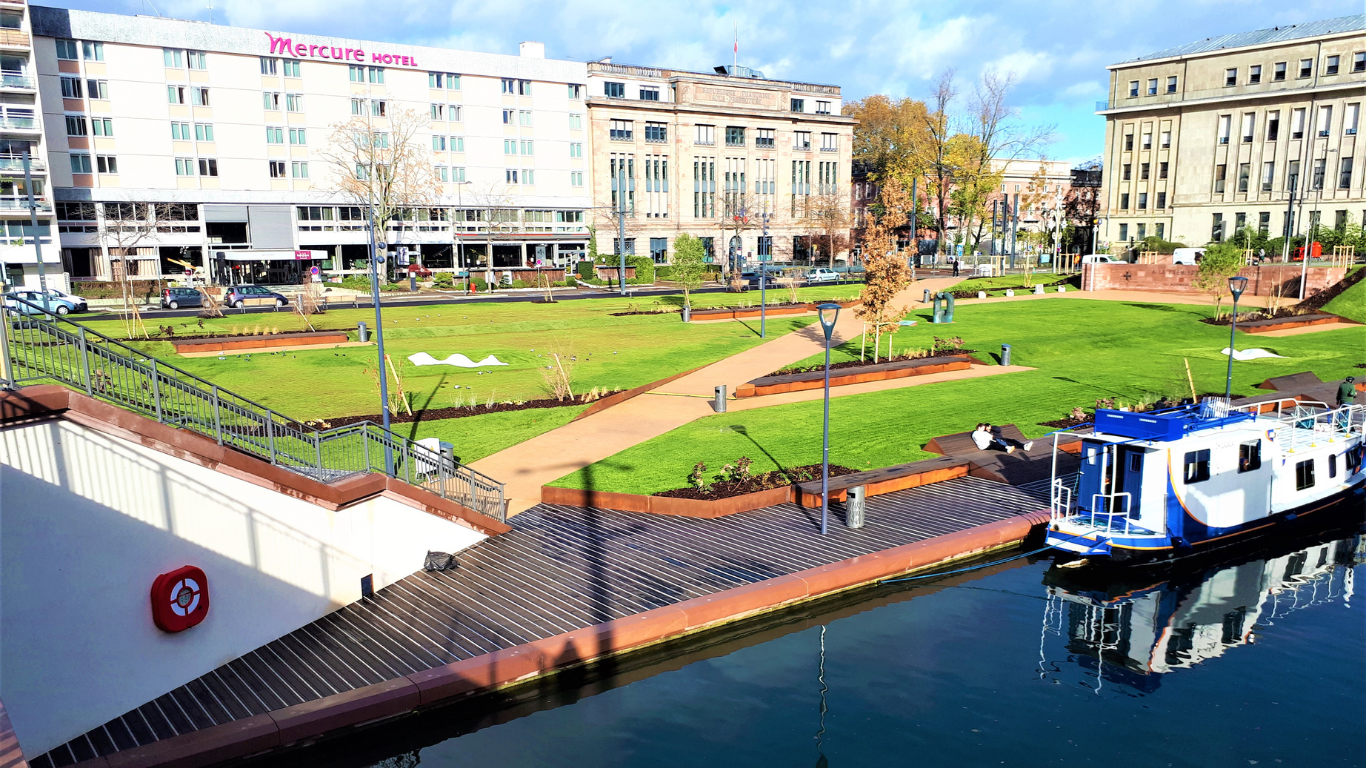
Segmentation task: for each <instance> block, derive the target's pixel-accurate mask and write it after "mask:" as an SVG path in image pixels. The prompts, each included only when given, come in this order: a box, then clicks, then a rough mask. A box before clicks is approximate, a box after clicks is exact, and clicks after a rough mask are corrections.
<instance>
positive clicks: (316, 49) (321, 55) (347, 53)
mask: <svg viewBox="0 0 1366 768" xmlns="http://www.w3.org/2000/svg"><path fill="white" fill-rule="evenodd" d="M265 34H266V37H267V38H269V39H270V52H271V53H273V54H274V53H278V54H285V55H289V56H293V57H294V58H296V59H331V60H333V61H357V62H367V63H370V64H389V65H395V66H400V67H416V66H418V63H417V59H415V58H413V57H412V56H403V55H400V54H397V53H378V52H376V51H371V52H370V58H368V59H367V58H366V57H365V51H363V50H361V49H360V48H340V47H338V46H335V45H310V44H305V43H295V42H294V40H293V39H291V38H288V37H285V36H283V35H281V36H280V37H276V36H275V35H272V34H271V33H269V32H267V33H265Z"/></svg>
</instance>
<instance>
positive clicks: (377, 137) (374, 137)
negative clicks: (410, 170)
mask: <svg viewBox="0 0 1366 768" xmlns="http://www.w3.org/2000/svg"><path fill="white" fill-rule="evenodd" d="M370 135H371V142H372V143H373V144H374V145H375V146H376V147H379V148H380V149H388V148H389V134H387V133H385V132H383V131H375V132H374V133H372V134H370Z"/></svg>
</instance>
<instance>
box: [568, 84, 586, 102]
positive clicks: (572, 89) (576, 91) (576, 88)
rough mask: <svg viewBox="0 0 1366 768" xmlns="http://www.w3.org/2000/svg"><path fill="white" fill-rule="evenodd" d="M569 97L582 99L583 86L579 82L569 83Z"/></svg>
mask: <svg viewBox="0 0 1366 768" xmlns="http://www.w3.org/2000/svg"><path fill="white" fill-rule="evenodd" d="M569 98H571V99H575V100H577V99H582V98H583V86H582V85H581V84H579V83H569Z"/></svg>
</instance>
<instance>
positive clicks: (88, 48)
mask: <svg viewBox="0 0 1366 768" xmlns="http://www.w3.org/2000/svg"><path fill="white" fill-rule="evenodd" d="M81 54H82V56H83V57H84V58H85V60H86V61H104V43H92V42H90V41H88V40H87V41H86V42H84V43H81Z"/></svg>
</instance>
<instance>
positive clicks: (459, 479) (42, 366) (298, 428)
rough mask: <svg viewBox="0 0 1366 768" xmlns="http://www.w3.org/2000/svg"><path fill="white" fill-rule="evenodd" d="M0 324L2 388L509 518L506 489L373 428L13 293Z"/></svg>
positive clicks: (327, 477) (1, 309)
mask: <svg viewBox="0 0 1366 768" xmlns="http://www.w3.org/2000/svg"><path fill="white" fill-rule="evenodd" d="M16 309H17V310H18V311H15V310H16ZM0 327H2V328H3V330H2V331H0V386H3V387H4V388H6V389H10V388H13V387H15V386H17V385H19V384H21V383H24V382H37V381H56V382H60V383H62V384H65V385H67V386H71V387H74V388H76V389H80V390H82V391H84V392H85V393H86V394H87V395H89V396H91V397H96V398H99V399H102V400H105V401H108V402H111V403H113V404H115V405H118V406H120V407H123V408H127V409H129V410H132V411H136V412H139V413H142V414H145V415H147V416H150V417H152V418H154V419H156V420H157V421H159V422H161V423H163V424H167V425H170V426H173V427H177V428H180V429H186V430H189V431H192V432H197V433H199V434H201V435H204V436H205V437H209V438H213V439H214V440H216V441H217V442H218V444H219V445H225V446H228V447H230V448H235V449H237V450H239V451H242V452H244V453H248V454H251V455H253V456H256V457H258V458H261V459H264V460H266V461H269V462H270V463H271V464H275V465H278V466H281V467H284V468H286V469H289V470H292V471H295V472H298V473H299V474H302V475H305V476H307V477H311V478H313V479H315V480H319V481H321V482H333V481H335V480H338V479H340V478H343V477H346V476H348V475H353V474H361V473H367V472H382V473H384V474H387V475H389V476H391V477H394V478H396V479H399V480H403V481H404V482H406V483H409V484H410V485H415V486H418V487H421V488H424V489H426V490H428V491H431V492H432V493H435V494H437V495H439V496H441V497H442V498H446V499H451V500H452V501H456V502H458V503H460V504H462V505H464V506H465V507H467V508H469V509H472V510H474V511H476V512H479V513H481V514H484V515H488V516H489V517H492V518H494V519H497V520H499V521H505V520H506V519H507V505H506V503H505V488H504V486H503V484H502V483H500V482H498V481H496V480H494V479H493V478H490V477H488V476H486V475H484V474H482V473H480V472H477V471H475V470H474V469H471V468H470V467H468V466H465V465H464V464H461V463H460V462H458V461H455V459H454V457H452V456H450V455H447V454H443V453H441V452H438V451H433V450H431V449H429V448H427V447H425V446H422V445H419V444H418V443H417V442H415V441H413V440H409V439H408V438H406V437H402V436H399V435H395V434H394V433H393V432H391V431H389V430H386V429H384V427H382V426H380V425H378V424H375V423H373V422H369V421H365V422H360V423H357V424H349V425H347V426H344V427H337V428H334V429H328V430H317V429H314V428H313V427H310V426H308V425H307V424H305V423H302V422H300V421H297V420H295V419H291V418H289V417H287V416H283V415H281V414H279V413H276V412H275V411H274V410H273V409H271V408H267V407H266V406H264V405H261V404H260V403H257V402H255V401H253V400H250V399H248V398H246V397H242V396H241V395H238V394H236V393H234V392H231V391H229V390H226V389H223V388H222V387H219V386H217V385H216V384H213V383H212V382H210V381H207V380H205V379H202V378H200V377H198V376H195V375H194V374H192V373H189V372H188V371H184V370H181V369H180V368H177V367H176V366H174V365H172V364H170V363H167V362H164V361H161V360H158V359H157V358H154V357H150V356H147V355H144V354H143V353H141V352H139V351H138V350H137V349H135V348H133V347H131V346H129V345H127V344H125V343H123V342H121V341H118V340H117V339H112V338H110V337H108V336H105V335H104V334H101V333H99V332H97V331H93V330H90V329H89V328H86V327H85V326H82V325H80V324H78V323H75V322H72V321H71V320H68V319H66V318H65V317H62V316H60V315H57V314H54V313H52V312H49V311H47V310H46V309H44V308H43V307H41V306H39V305H37V304H33V303H30V302H28V301H25V300H23V299H20V298H18V297H15V296H7V297H5V299H4V300H3V301H0Z"/></svg>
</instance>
